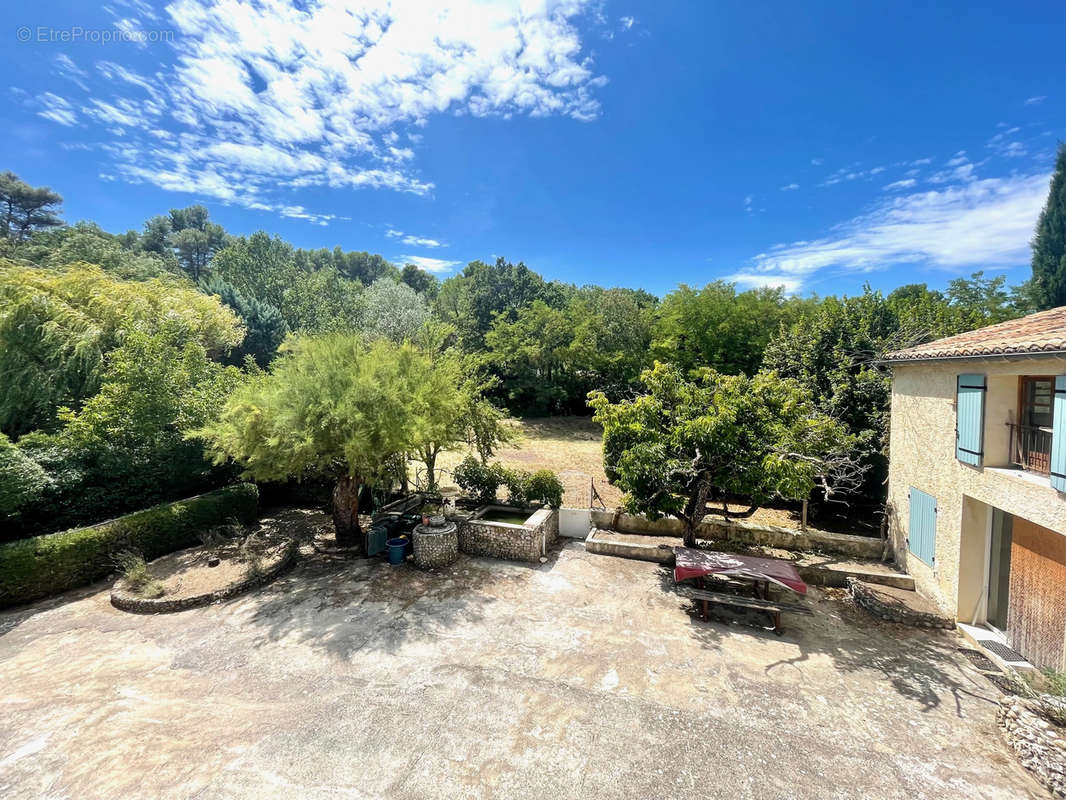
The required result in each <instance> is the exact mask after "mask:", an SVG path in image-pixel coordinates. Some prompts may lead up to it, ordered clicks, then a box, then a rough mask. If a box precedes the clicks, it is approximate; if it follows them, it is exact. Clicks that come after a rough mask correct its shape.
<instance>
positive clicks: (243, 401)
mask: <svg viewBox="0 0 1066 800" xmlns="http://www.w3.org/2000/svg"><path fill="white" fill-rule="evenodd" d="M284 349H285V351H286V352H285V353H284V354H283V355H282V356H281V357H279V358H278V359H276V360H275V361H274V363H273V364H272V365H271V368H270V372H269V373H260V374H257V375H252V376H250V378H249V379H248V381H247V382H245V383H244V384H242V385H241V386H240V387H238V388H237V389H236V391H234V392H233V394H232V395H231V396H230V398H229V400H228V401H227V402H226V406H225V408H224V410H223V412H222V414H221V416H220V418H219V419H218V421H216V422H214V423H209V424H208V425H206V426H204V427H203V428H202V429H201V430H200V431H198V433H197V435H199V436H201V437H202V438H203V439H205V441H206V442H207V448H208V452H209V453H211V455H212V456H213V457H214V458H215V459H216V462H217V463H223V462H225V461H226V460H227V459H230V458H232V459H234V460H236V461H237V462H238V463H240V464H241V466H243V467H244V470H245V473H246V474H247V475H249V476H251V477H254V478H256V479H260V480H284V479H286V478H288V477H290V476H295V477H302V476H304V475H307V476H329V477H331V478H333V479H334V480H335V481H336V482H337V487H336V489H335V490H334V523H335V525H336V527H337V533H338V539H339V540H347V539H349V538H351V539H353V540H354V539H355V538H356V537H355V533H356V532H357V531H358V518H357V514H358V500H357V496H358V493H359V492H358V490H359V487H360V486H361V485H377V484H380V483H381V482H383V481H386V480H390V479H392V478H393V477H395V472H396V468H397V464H398V463H405V460H404V459H405V456H406V454H407V453H409V452H411V451H413V450H414V449H415V448H416V447H417V446H418V444H419V443H420V442H424V441H426V440H427V438H429V437H430V436H432V426H433V422H434V420H436V419H438V418H439V417H440V416H441V415H442V412H441V409H447V408H449V407H454V406H456V405H457V404H458V403H459V400H460V396H459V388H458V386H456V385H455V384H454V382H453V381H454V376H453V374H452V373H450V372H448V371H445V370H441V369H438V368H437V367H436V365H435V364H434V363H433V361H432V360H431V359H430V358H429V357H427V356H426V355H424V354H422V353H420V352H419V351H418V350H417V349H416V348H415V347H414V346H413V345H410V344H404V345H398V344H395V343H393V342H389V341H388V340H384V339H382V340H379V341H377V342H374V343H372V344H369V345H367V344H365V343H364V341H363V339H362V337H361V336H359V335H358V334H352V333H333V334H326V335H323V336H318V337H297V338H294V339H290V340H289V342H288V343H287V344H286V346H285V348H284ZM342 543H345V542H342Z"/></svg>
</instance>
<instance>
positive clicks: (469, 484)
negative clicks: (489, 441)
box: [452, 456, 503, 503]
mask: <svg viewBox="0 0 1066 800" xmlns="http://www.w3.org/2000/svg"><path fill="white" fill-rule="evenodd" d="M502 472H503V470H502V469H501V468H500V465H499V464H491V465H490V464H482V463H481V462H480V461H478V460H477V459H476V458H474V457H473V456H467V457H466V458H464V459H463V460H462V462H460V464H459V466H457V467H456V468H455V470H454V471H453V472H452V475H454V476H455V482H456V483H457V484H459V488H460V489H462V490H463V492H464V493H466V494H467V495H469V496H471V497H474V498H476V499H478V500H479V501H481V502H482V503H491V502H494V501H495V500H496V490H497V489H499V488H500V483H502V482H503V475H502V474H501V473H502Z"/></svg>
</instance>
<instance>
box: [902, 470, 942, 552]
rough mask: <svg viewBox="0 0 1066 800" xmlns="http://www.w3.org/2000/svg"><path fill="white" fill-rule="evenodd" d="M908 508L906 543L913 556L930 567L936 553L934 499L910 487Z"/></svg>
mask: <svg viewBox="0 0 1066 800" xmlns="http://www.w3.org/2000/svg"><path fill="white" fill-rule="evenodd" d="M910 506H911V509H910V511H911V514H910V527H909V528H908V530H907V543H908V545H909V546H910V549H911V552H912V553H914V555H916V556H918V558H920V559H921V560H922V561H924V562H925V563H926V564H929V565H930V566H932V564H933V561H934V558H935V552H936V498H935V497H933V496H932V495H931V494H926V493H925V492H923V491H922V490H921V489H915V488H914V487H913V486H912V487H911V494H910Z"/></svg>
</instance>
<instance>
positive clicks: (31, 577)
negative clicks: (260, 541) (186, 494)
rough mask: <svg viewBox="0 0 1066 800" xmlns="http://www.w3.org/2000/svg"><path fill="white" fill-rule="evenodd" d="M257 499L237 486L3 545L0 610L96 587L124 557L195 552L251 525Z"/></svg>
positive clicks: (251, 488)
mask: <svg viewBox="0 0 1066 800" xmlns="http://www.w3.org/2000/svg"><path fill="white" fill-rule="evenodd" d="M258 497H259V493H258V492H257V490H256V488H255V486H254V485H252V484H248V483H244V484H238V485H235V486H228V487H226V488H224V489H219V490H217V491H214V492H210V493H208V494H204V495H200V496H199V497H192V498H189V499H188V500H181V501H178V502H176V503H168V504H166V505H161V506H156V507H154V508H149V509H147V510H145V511H138V512H137V513H135V514H130V515H128V516H125V517H119V518H118V519H114V520H111V521H110V522H104V523H101V524H99V525H94V526H92V527H89V528H77V529H75V530H69V531H64V532H62V533H52V534H48V535H46V536H36V537H34V538H32V539H20V540H18V541H15V542H8V543H7V544H0V606H6V605H13V604H15V603H26V602H29V601H31V600H37V599H39V598H41V597H48V596H49V595H53V594H58V593H59V592H64V591H66V590H67V589H73V588H76V587H78V586H84V585H85V584H87V583H92V582H93V581H95V580H98V579H100V578H102V577H104V576H105V575H107V574H108V573H110V572H111V571H112V570H113V569H114V561H115V556H116V555H117V554H118V553H120V552H122V551H134V552H136V553H138V554H140V555H141V556H142V557H143V558H145V559H147V560H151V559H153V558H158V557H159V556H161V555H165V554H166V553H170V552H173V551H174V550H180V549H181V548H183V547H191V546H192V545H195V544H196V543H197V542H198V541H199V536H200V532H201V531H202V530H204V529H206V528H209V527H211V526H214V525H219V524H220V523H222V522H224V521H226V520H227V519H229V518H230V517H236V518H238V519H241V520H244V521H246V522H250V521H251V520H252V519H254V518H255V514H256V508H257V505H258Z"/></svg>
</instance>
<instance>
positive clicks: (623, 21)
mask: <svg viewBox="0 0 1066 800" xmlns="http://www.w3.org/2000/svg"><path fill="white" fill-rule="evenodd" d="M636 21H637V19H636V17H621V18H620V19H619V20H618V24H619V27H621V29H622V30H623V31H628V30H629V29H630V28H632V27H633V25H634V24H635V23H636Z"/></svg>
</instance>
